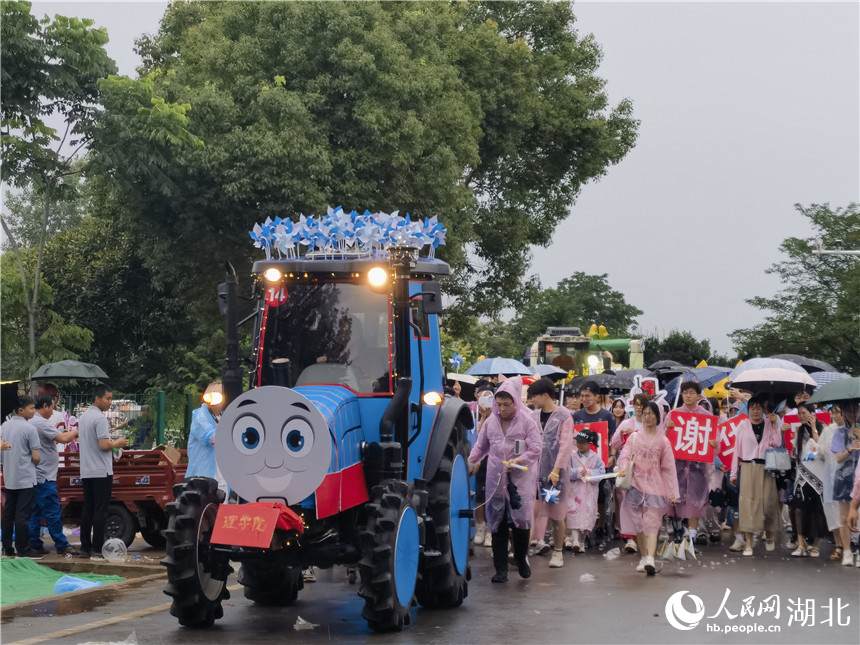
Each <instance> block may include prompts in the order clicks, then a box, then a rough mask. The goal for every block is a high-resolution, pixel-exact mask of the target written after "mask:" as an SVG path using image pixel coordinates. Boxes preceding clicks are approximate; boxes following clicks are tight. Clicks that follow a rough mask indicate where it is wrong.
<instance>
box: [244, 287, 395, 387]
mask: <svg viewBox="0 0 860 645" xmlns="http://www.w3.org/2000/svg"><path fill="white" fill-rule="evenodd" d="M265 325H266V326H265V329H264V330H263V334H264V336H263V356H262V365H261V368H262V373H261V375H260V383H261V384H262V385H283V386H286V387H295V386H296V385H308V384H320V383H325V384H332V385H345V386H347V387H349V388H351V389H352V390H355V391H356V392H359V393H371V392H390V391H391V379H390V374H391V365H390V351H389V305H388V296H387V295H385V294H378V293H373V292H372V291H370V290H369V289H368V288H367V287H366V286H363V285H355V284H345V283H313V284H299V285H291V286H290V287H289V292H288V295H287V299H286V301H285V302H284V303H283V304H282V305H280V306H278V307H269V310H268V314H267V316H266V321H265Z"/></svg>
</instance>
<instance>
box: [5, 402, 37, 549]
mask: <svg viewBox="0 0 860 645" xmlns="http://www.w3.org/2000/svg"><path fill="white" fill-rule="evenodd" d="M16 412H17V415H18V416H15V417H12V418H11V419H9V420H8V421H7V422H6V423H4V424H3V425H2V426H0V434H2V435H3V439H4V441H6V442H7V443H9V444H10V446H11V448H10V449H9V450H4V451H3V452H2V453H0V454H2V463H3V483H4V485H5V487H6V508H4V509H3V517H2V520H0V529H2V531H3V555H5V556H8V557H13V558H14V557H15V555H16V549H17V555H18V556H20V557H23V558H29V557H32V558H34V559H39V558H40V557H41V556H37V555H35V554H33V553H30V532H29V529H28V528H27V522H28V521H29V520H30V513H31V511H32V510H33V499H34V498H35V486H36V466H37V465H38V464H39V461H40V459H41V456H40V455H39V435H38V434H37V433H36V428H34V427H33V426H32V425H30V424H29V423H27V421H29V420H30V419H32V418H33V415H34V414H36V402H35V401H34V400H33V397H32V396H20V397H18V408H17V410H16ZM13 528H14V529H15V547H14V548H13V547H12V529H13Z"/></svg>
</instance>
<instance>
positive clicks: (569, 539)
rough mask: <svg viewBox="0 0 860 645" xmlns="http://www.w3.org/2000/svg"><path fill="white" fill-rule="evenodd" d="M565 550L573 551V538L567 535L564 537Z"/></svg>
mask: <svg viewBox="0 0 860 645" xmlns="http://www.w3.org/2000/svg"><path fill="white" fill-rule="evenodd" d="M564 550H565V551H573V538H572V537H570V536H567V537H566V538H564Z"/></svg>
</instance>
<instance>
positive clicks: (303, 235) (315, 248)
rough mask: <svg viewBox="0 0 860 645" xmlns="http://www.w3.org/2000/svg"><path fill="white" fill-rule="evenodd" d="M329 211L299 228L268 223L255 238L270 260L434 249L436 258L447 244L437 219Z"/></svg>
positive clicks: (253, 234) (301, 220) (311, 217)
mask: <svg viewBox="0 0 860 645" xmlns="http://www.w3.org/2000/svg"><path fill="white" fill-rule="evenodd" d="M327 210H328V212H327V213H326V214H325V215H323V216H321V217H317V216H315V215H308V216H307V217H305V216H304V215H300V216H299V221H298V222H293V221H292V220H290V219H281V218H280V217H276V218H275V219H274V220H273V219H271V218H267V219H266V221H265V222H264V223H263V224H256V225H255V226H254V229H253V230H252V231H249V235H250V236H251V239H252V240H253V241H254V246H255V247H256V248H258V249H263V251H264V252H265V253H266V259H267V260H270V259H272V255H273V254H274V253H276V254H277V257H278V258H297V257H299V256H301V255H302V254H304V255H305V256H306V257H326V258H327V257H335V256H344V255H352V256H355V255H359V256H361V255H367V256H371V255H380V254H387V250H388V249H389V248H391V247H392V246H411V247H416V248H418V249H423V248H424V247H428V255H429V257H431V258H432V257H434V256H435V252H436V248H437V247H439V246H441V245H442V244H444V243H445V234H446V233H447V229H446V228H445V227H444V226H443V225H442V224H441V223H439V222H438V221H437V219H436V218H435V217H430V218H425V219H424V221H423V222H422V221H421V220H420V219H416V220H415V221H412V219H411V217H410V215H409V214H408V213H407V214H406V217H401V215H400V213H399V212H398V211H394V212H393V213H382V212H378V213H371V212H370V211H364V213H361V214H359V213H358V212H356V211H350V212H346V211H345V210H344V209H343V208H342V207H340V206H338V207H337V208H335V209H332V208H328V209H327Z"/></svg>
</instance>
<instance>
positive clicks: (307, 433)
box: [281, 417, 314, 458]
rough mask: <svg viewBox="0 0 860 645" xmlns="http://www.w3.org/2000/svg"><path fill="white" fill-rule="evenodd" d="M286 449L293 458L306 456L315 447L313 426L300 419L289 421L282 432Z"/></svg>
mask: <svg viewBox="0 0 860 645" xmlns="http://www.w3.org/2000/svg"><path fill="white" fill-rule="evenodd" d="M281 437H282V438H283V441H284V447H285V448H286V449H287V454H289V455H290V456H291V457H296V458H301V457H304V456H306V455H307V454H308V453H309V452H310V451H311V448H313V447H314V431H313V428H311V424H310V423H308V422H307V421H305V420H304V419H302V418H300V417H294V418H292V419H289V420H288V421H287V422H286V423H285V424H284V429H283V430H282V431H281Z"/></svg>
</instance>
